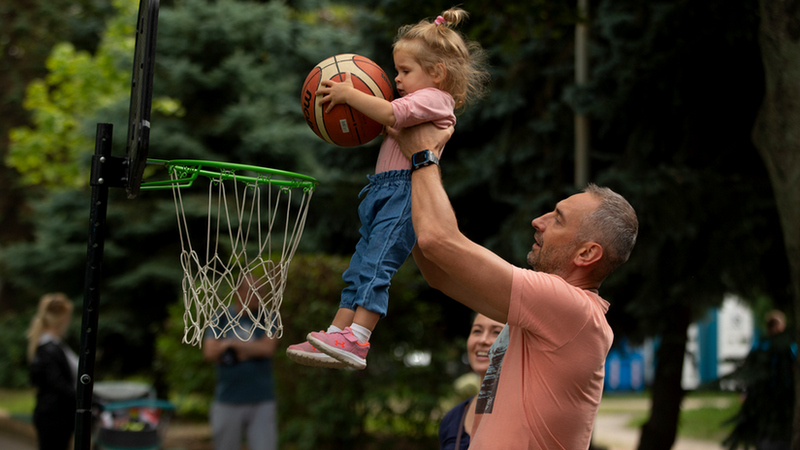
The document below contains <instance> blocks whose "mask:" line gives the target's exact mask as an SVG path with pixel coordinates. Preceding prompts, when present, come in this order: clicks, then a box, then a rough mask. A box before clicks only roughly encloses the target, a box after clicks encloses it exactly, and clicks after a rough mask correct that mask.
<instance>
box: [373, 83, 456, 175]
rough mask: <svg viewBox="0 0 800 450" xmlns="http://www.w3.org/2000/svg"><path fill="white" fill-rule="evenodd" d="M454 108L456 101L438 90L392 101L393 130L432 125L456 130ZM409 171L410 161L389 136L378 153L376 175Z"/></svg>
mask: <svg viewBox="0 0 800 450" xmlns="http://www.w3.org/2000/svg"><path fill="white" fill-rule="evenodd" d="M455 105H456V102H455V100H453V97H452V96H451V95H450V94H448V93H447V92H445V91H440V90H439V89H434V88H425V89H420V90H418V91H414V92H411V93H410V94H406V95H405V96H403V97H400V98H397V99H395V100H394V101H392V110H393V112H394V118H395V123H394V127H395V128H408V127H413V126H414V125H419V124H421V123H425V122H432V123H433V124H434V125H436V126H437V127H439V128H447V127H449V126H453V125H455V124H456V116H455V113H454V112H453V108H455ZM440 157H441V155H440ZM410 168H411V161H409V160H408V158H406V157H405V156H404V155H403V152H402V151H400V146H399V145H397V141H395V140H394V139H393V138H391V137H389V136H386V137H384V138H383V143H381V150H380V153H378V163H377V164H376V165H375V173H381V172H387V171H389V170H404V169H410Z"/></svg>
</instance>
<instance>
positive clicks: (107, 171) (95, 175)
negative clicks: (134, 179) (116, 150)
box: [89, 155, 130, 187]
mask: <svg viewBox="0 0 800 450" xmlns="http://www.w3.org/2000/svg"><path fill="white" fill-rule="evenodd" d="M129 164H130V161H129V160H128V158H119V157H116V156H106V155H93V156H92V175H91V178H90V180H89V185H90V186H105V187H125V185H126V183H127V181H128V165H129Z"/></svg>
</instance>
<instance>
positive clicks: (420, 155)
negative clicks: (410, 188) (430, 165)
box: [411, 150, 430, 165]
mask: <svg viewBox="0 0 800 450" xmlns="http://www.w3.org/2000/svg"><path fill="white" fill-rule="evenodd" d="M411 159H412V161H411V163H412V164H414V165H417V164H422V163H424V162H426V161H429V160H430V153H429V152H428V151H427V150H425V151H421V152H417V153H414V154H413V155H412V157H411Z"/></svg>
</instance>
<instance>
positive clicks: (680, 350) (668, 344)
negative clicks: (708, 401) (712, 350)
mask: <svg viewBox="0 0 800 450" xmlns="http://www.w3.org/2000/svg"><path fill="white" fill-rule="evenodd" d="M689 323H690V314H689V308H688V307H682V308H680V310H673V311H671V314H670V315H669V318H668V325H667V326H668V328H667V330H666V331H665V332H664V335H663V336H662V339H661V344H660V346H659V348H658V352H657V353H656V361H657V363H656V374H655V378H654V380H653V395H652V405H651V406H650V419H648V421H647V423H645V424H644V425H643V426H642V436H641V438H640V439H639V447H638V448H639V450H669V449H670V448H672V445H673V444H674V443H675V436H676V434H677V431H678V418H679V416H680V412H681V402H682V401H683V395H684V391H683V387H682V386H681V378H682V376H683V358H684V354H685V353H686V340H687V337H686V335H687V331H688V329H689Z"/></svg>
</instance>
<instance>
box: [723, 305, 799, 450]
mask: <svg viewBox="0 0 800 450" xmlns="http://www.w3.org/2000/svg"><path fill="white" fill-rule="evenodd" d="M765 325H766V331H767V333H766V336H763V337H762V338H761V339H758V340H757V341H756V342H755V345H753V349H752V350H750V353H749V354H748V355H747V358H745V360H744V362H743V363H742V365H741V366H740V367H739V368H738V369H737V370H736V372H734V373H733V374H732V375H733V376H732V379H733V380H736V381H739V382H741V383H742V384H743V385H744V386H745V389H744V392H743V393H742V406H741V408H740V409H739V412H738V413H737V414H736V416H735V417H734V418H733V420H732V422H733V423H734V426H733V429H732V430H731V433H730V435H728V437H727V438H726V439H725V441H724V442H723V444H724V445H725V447H726V448H738V447H739V446H741V447H744V448H751V447H754V448H756V449H757V450H789V449H791V448H792V445H791V443H792V416H793V413H794V397H795V394H794V392H795V386H794V371H795V367H796V359H797V345H796V344H795V343H794V342H793V339H792V335H791V334H790V333H787V332H786V316H785V315H784V314H783V312H781V311H778V310H772V311H770V312H768V313H767V315H766V317H765Z"/></svg>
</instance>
